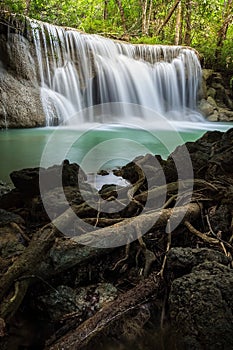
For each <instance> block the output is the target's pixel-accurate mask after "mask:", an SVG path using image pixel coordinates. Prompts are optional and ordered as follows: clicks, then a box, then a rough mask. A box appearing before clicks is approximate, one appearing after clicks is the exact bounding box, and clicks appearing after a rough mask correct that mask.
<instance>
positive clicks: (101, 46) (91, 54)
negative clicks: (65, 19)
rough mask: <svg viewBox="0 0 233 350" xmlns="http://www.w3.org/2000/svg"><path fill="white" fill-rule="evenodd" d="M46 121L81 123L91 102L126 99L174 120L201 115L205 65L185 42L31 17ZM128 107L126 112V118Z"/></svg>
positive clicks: (51, 122) (199, 117) (199, 116)
mask: <svg viewBox="0 0 233 350" xmlns="http://www.w3.org/2000/svg"><path fill="white" fill-rule="evenodd" d="M30 25H31V28H32V35H33V41H34V45H35V50H36V56H37V62H38V74H39V80H40V84H41V99H42V104H43V106H44V111H45V115H46V120H47V125H49V126H50V125H57V124H60V123H65V124H69V123H71V119H72V123H73V120H74V118H73V116H74V115H75V114H77V120H76V123H77V125H79V124H82V123H83V122H84V121H85V122H88V121H93V120H91V118H93V116H89V117H88V118H89V119H90V120H86V118H87V117H86V114H85V120H83V117H82V113H81V111H82V110H84V109H85V108H87V107H90V106H94V105H99V104H104V103H109V102H110V103H111V102H122V103H123V104H124V103H127V104H136V105H141V106H143V107H148V108H150V109H152V110H154V111H155V112H156V113H160V114H162V115H163V116H165V117H166V118H167V119H170V120H181V121H182V120H188V121H200V120H202V116H201V115H200V114H199V113H198V112H197V110H196V101H197V91H198V88H199V84H200V80H201V66H200V63H199V60H198V57H197V55H196V54H195V52H194V51H193V50H191V49H188V48H185V47H182V46H163V45H132V44H128V43H122V42H117V41H113V40H110V39H107V38H104V37H101V36H98V35H89V34H85V33H81V32H78V31H76V30H72V29H69V28H62V27H57V26H53V25H49V24H47V23H40V22H37V21H30ZM126 117H127V116H124V112H123V115H122V118H126Z"/></svg>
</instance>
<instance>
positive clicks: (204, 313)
mask: <svg viewBox="0 0 233 350" xmlns="http://www.w3.org/2000/svg"><path fill="white" fill-rule="evenodd" d="M232 288H233V271H232V269H230V268H229V267H227V266H224V265H222V264H220V263H219V262H216V261H211V262H210V261H206V262H204V263H203V264H200V265H198V266H196V267H194V268H193V269H192V272H191V273H190V274H188V275H185V276H182V277H180V278H177V279H175V280H174V281H173V283H172V286H171V292H170V296H169V310H170V318H171V324H172V326H173V327H174V328H175V329H176V330H177V332H178V334H180V338H181V339H182V344H181V348H182V349H187V350H189V349H214V350H215V349H216V350H217V349H226V350H228V349H229V350H230V349H232V348H233V327H232V325H233V299H232Z"/></svg>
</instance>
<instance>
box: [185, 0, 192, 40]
mask: <svg viewBox="0 0 233 350" xmlns="http://www.w3.org/2000/svg"><path fill="white" fill-rule="evenodd" d="M185 6H186V16H185V17H186V18H185V22H186V28H185V35H184V43H185V45H187V46H190V44H191V29H192V26H191V14H192V4H191V0H186V3H185Z"/></svg>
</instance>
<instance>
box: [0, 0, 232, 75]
mask: <svg viewBox="0 0 233 350" xmlns="http://www.w3.org/2000/svg"><path fill="white" fill-rule="evenodd" d="M2 6H3V5H2ZM4 7H5V8H7V9H8V10H9V11H11V12H15V13H21V14H24V15H27V16H29V17H31V18H35V19H39V20H42V21H46V22H49V23H52V24H56V25H61V26H69V27H74V28H77V29H80V30H82V31H85V32H87V33H98V34H102V35H105V36H109V37H113V38H117V39H123V40H128V41H130V42H133V43H147V44H170V45H174V44H175V45H187V46H192V47H194V48H196V49H197V50H198V51H199V52H200V53H201V54H202V55H203V57H204V64H205V66H206V67H215V66H216V65H217V66H218V68H220V69H222V70H225V69H227V70H228V71H229V72H232V71H233V0H193V1H192V0H172V1H165V0H145V1H143V0H66V1H63V0H4Z"/></svg>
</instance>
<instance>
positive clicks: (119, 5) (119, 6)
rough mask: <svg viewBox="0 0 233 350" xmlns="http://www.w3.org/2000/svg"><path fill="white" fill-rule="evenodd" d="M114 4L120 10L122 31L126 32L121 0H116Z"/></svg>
mask: <svg viewBox="0 0 233 350" xmlns="http://www.w3.org/2000/svg"><path fill="white" fill-rule="evenodd" d="M116 4H117V6H118V8H119V11H120V16H121V22H122V28H123V31H124V33H126V32H127V26H126V20H125V13H124V9H123V6H122V2H121V0H116Z"/></svg>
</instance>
